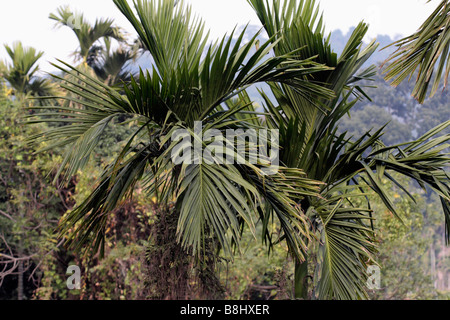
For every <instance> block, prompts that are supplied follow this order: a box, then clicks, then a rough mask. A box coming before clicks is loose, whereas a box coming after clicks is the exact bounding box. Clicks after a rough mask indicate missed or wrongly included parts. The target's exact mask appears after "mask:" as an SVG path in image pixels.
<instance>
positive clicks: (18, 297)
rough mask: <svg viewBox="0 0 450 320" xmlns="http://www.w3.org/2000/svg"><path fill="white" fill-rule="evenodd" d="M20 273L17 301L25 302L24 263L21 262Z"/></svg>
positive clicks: (18, 276)
mask: <svg viewBox="0 0 450 320" xmlns="http://www.w3.org/2000/svg"><path fill="white" fill-rule="evenodd" d="M18 269H19V272H18V275H17V279H18V280H17V300H23V261H20V262H19V268H18Z"/></svg>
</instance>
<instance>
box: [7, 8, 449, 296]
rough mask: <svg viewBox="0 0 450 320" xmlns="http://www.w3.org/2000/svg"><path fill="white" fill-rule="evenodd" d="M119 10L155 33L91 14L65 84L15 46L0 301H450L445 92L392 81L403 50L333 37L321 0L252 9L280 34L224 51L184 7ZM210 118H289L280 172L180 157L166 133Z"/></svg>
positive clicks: (238, 41) (230, 123) (276, 122)
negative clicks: (74, 273) (173, 161)
mask: <svg viewBox="0 0 450 320" xmlns="http://www.w3.org/2000/svg"><path fill="white" fill-rule="evenodd" d="M114 2H115V3H116V5H117V6H118V8H119V9H120V10H121V11H122V13H123V14H124V15H125V16H126V17H127V18H128V19H129V20H130V22H132V24H133V26H134V27H135V29H136V31H137V33H138V34H139V39H127V38H126V37H125V35H124V33H123V32H122V30H121V29H120V27H118V26H116V25H115V24H114V22H113V21H112V20H109V19H98V20H97V21H96V22H95V23H94V24H92V23H90V22H89V21H87V20H86V19H85V18H84V17H83V16H82V15H80V14H77V15H78V16H77V19H76V20H77V21H80V22H81V28H75V29H73V30H74V33H75V35H76V37H77V39H78V40H79V47H78V48H76V51H75V53H76V55H75V56H76V59H77V60H76V63H75V65H73V66H72V65H68V64H65V63H60V64H58V65H57V67H58V68H59V70H60V72H59V73H58V74H56V75H54V76H53V77H51V78H41V77H38V76H37V74H38V73H37V71H38V68H37V67H36V66H37V65H38V61H39V59H40V58H41V56H42V53H39V52H36V51H35V50H34V49H32V48H27V47H25V46H23V45H22V44H21V43H19V42H18V43H16V44H14V45H12V46H7V47H6V49H7V51H8V54H9V57H10V59H9V60H8V61H5V62H4V63H0V75H1V80H0V85H1V88H0V135H1V137H2V140H0V299H19V300H21V299H75V300H77V299H101V300H107V299H123V300H131V299H295V298H303V299H316V298H319V299H334V298H337V299H356V298H371V299H445V298H450V270H449V266H450V249H448V247H447V243H446V242H447V239H446V238H447V236H448V228H449V224H450V222H449V220H448V219H449V216H450V212H448V208H449V205H448V204H449V198H448V190H449V189H448V185H449V184H448V181H449V178H448V171H447V173H445V171H441V169H442V168H444V169H445V165H448V158H446V157H445V156H444V153H445V152H446V148H447V150H448V145H445V142H446V141H448V139H449V138H450V136H449V134H450V130H449V123H448V120H449V119H450V108H449V105H450V104H449V101H448V95H447V94H446V91H442V92H440V93H436V94H434V95H433V96H432V97H430V96H428V97H427V98H425V93H423V92H422V91H420V98H421V99H422V100H421V102H422V103H418V102H417V100H415V99H414V98H413V97H411V92H413V91H414V90H415V86H416V84H415V83H413V82H407V81H404V82H401V83H399V85H398V86H397V87H393V86H391V85H390V84H389V83H387V82H386V81H385V79H384V78H383V76H384V74H383V70H384V69H383V68H382V67H381V63H382V62H383V61H384V60H385V59H386V58H387V57H388V56H389V54H390V53H392V50H391V51H389V54H387V53H385V51H381V53H380V52H379V51H378V49H377V47H376V44H375V43H370V44H365V43H363V38H364V35H365V32H366V31H367V26H366V25H365V24H363V23H361V24H360V25H358V26H357V27H356V28H355V29H353V30H351V31H350V32H349V34H347V35H342V34H340V33H336V32H335V33H333V34H332V36H331V38H328V37H326V35H325V33H324V30H323V24H322V21H321V20H320V17H319V16H316V15H314V13H315V12H316V10H317V8H316V4H315V3H314V1H306V2H301V3H302V4H303V5H302V6H296V4H297V1H287V2H288V3H289V5H288V6H287V7H283V8H281V7H280V8H279V9H280V10H279V12H271V10H270V7H269V6H264V5H263V3H262V1H257V0H253V1H249V4H250V5H252V7H253V8H254V9H255V11H256V12H257V14H258V16H259V18H260V19H261V22H262V24H263V25H264V26H265V32H266V34H265V35H264V36H261V35H260V34H257V33H255V32H254V31H255V29H259V27H257V28H256V27H252V26H249V27H247V29H246V30H242V33H239V32H236V34H235V35H234V36H232V37H224V38H223V40H221V42H220V41H219V42H218V43H217V44H216V45H215V46H211V47H209V46H210V44H209V42H208V39H207V37H206V36H205V35H204V33H203V25H202V24H201V23H200V22H192V21H191V20H190V18H191V17H190V12H189V10H187V9H186V8H185V6H184V4H183V3H182V2H181V3H178V4H175V3H176V1H175V2H174V1H173V0H167V1H162V2H158V1H142V2H141V1H139V2H138V6H137V8H136V11H137V14H138V15H137V16H135V14H134V13H133V11H132V10H131V8H130V7H129V6H128V3H127V1H122V0H115V1H114ZM444 2H445V1H444ZM273 5H274V6H277V5H279V3H278V1H274V2H273ZM152 10H153V11H152ZM150 11H152V12H157V13H158V12H159V13H160V14H159V15H158V14H155V15H150V13H149V12H150ZM55 12H56V13H54V14H51V15H50V18H51V19H53V20H55V21H56V23H57V25H59V26H61V27H70V21H71V20H70V19H72V17H73V15H74V13H72V12H71V11H70V8H67V7H62V8H58V9H57V10H56V11H55ZM287 12H289V14H287ZM146 17H147V18H148V19H146ZM189 21H191V23H190V22H189ZM149 26H150V28H149ZM168 26H170V27H168ZM293 30H295V31H296V32H293ZM169 35H170V37H169ZM248 38H250V39H251V40H250V41H249V42H248V43H244V41H243V39H248ZM380 38H381V39H382V41H381V42H382V45H381V46H380V47H384V45H387V44H389V43H391V42H393V40H391V39H387V38H386V36H382V37H380ZM167 39H171V41H167ZM180 39H183V41H180ZM330 39H331V40H330ZM184 43H189V44H190V45H189V46H184ZM380 47H379V48H380ZM74 49H75V48H74ZM293 52H294V53H295V54H293ZM150 57H151V58H150ZM312 57H313V58H312ZM442 60H443V61H445V59H442ZM372 63H376V64H377V65H376V67H375V68H372V67H371V64H372ZM205 65H206V66H207V67H204V66H205ZM139 67H141V68H145V69H144V70H142V69H139ZM384 68H385V67H384ZM205 70H206V71H205ZM243 70H244V71H243ZM132 75H133V77H132ZM313 79H314V81H313ZM434 79H435V77H433V78H431V80H430V79H428V82H430V83H433V82H432V81H434ZM438 80H439V79H438ZM438 82H439V81H438ZM441 85H442V84H441ZM440 89H441V87H440ZM440 91H441V90H440ZM186 92H187V93H188V94H186ZM428 92H429V91H428ZM39 97H40V99H36V98H39ZM186 97H187V98H186ZM252 101H257V103H255V104H253V103H252ZM261 108H264V112H265V113H264V114H261V113H260V112H259V111H260V109H261ZM186 110H188V111H186ZM242 111H244V112H242ZM198 120H202V121H205V124H204V125H205V126H206V127H207V128H211V127H212V128H219V129H223V128H233V129H235V128H241V129H242V128H255V127H268V128H272V129H279V131H280V146H281V148H282V150H283V151H282V153H281V156H280V157H281V160H282V165H281V172H282V173H280V174H277V175H274V176H268V177H266V178H264V176H263V175H262V174H261V172H262V169H264V164H260V163H259V164H258V165H256V166H234V165H231V166H213V165H211V166H206V165H199V166H197V167H195V166H194V167H177V166H172V165H170V164H169V163H168V161H167V159H166V158H164V154H165V153H168V152H169V151H170V150H171V148H173V146H172V145H170V143H168V142H167V140H166V138H165V137H166V135H169V134H170V132H172V131H173V130H175V129H176V128H180V127H181V128H194V121H198ZM445 121H447V123H446V122H445ZM386 123H388V124H387V126H386V127H384V128H383V126H384V125H385V124H386ZM441 123H444V124H442V125H441ZM440 125H441V127H439V126H440ZM207 128H203V129H205V130H206V129H207ZM380 128H383V129H382V131H378V130H379V129H380ZM433 128H438V129H436V131H435V132H433V133H435V134H428V133H429V132H430V130H432V129H433ZM371 129H373V130H371ZM369 130H371V131H370V132H368V131H369ZM345 134H346V136H345ZM344 136H345V137H344ZM350 137H352V138H350ZM360 137H362V138H361V139H360ZM421 137H425V138H423V139H421ZM346 139H349V140H346ZM403 143H405V145H401V147H396V146H395V145H399V144H403ZM386 146H395V147H386ZM381 148H384V149H382V151H384V152H383V153H381V152H379V150H380V149H381ZM436 148H440V149H439V150H438V151H439V152H435V150H436ZM161 150H163V151H165V152H162V151H161ZM168 150H169V151H168ZM305 150H307V151H305ZM308 150H309V151H308ZM420 150H421V151H420ZM36 151H39V152H36ZM374 153H375V155H373V154H374ZM380 153H381V156H379V154H380ZM380 157H381V158H380ZM318 159H320V161H316V160H318ZM404 168H407V171H409V172H413V174H408V172H406V173H405V170H404ZM387 172H389V173H390V174H387ZM441 172H444V173H443V174H442V173H441ZM217 181H220V183H218V182H217ZM349 181H351V183H350V182H349ZM289 183H290V184H292V185H293V186H294V187H295V189H294V190H292V188H290V186H289V185H288V184H289ZM325 185H326V186H327V187H325ZM433 191H435V192H433ZM204 199H205V200H204ZM202 201H204V203H203V202H202ZM205 203H206V204H205ZM445 210H447V211H445ZM443 211H444V213H445V214H446V215H445V214H443ZM200 212H201V213H202V214H200ZM254 235H257V236H256V237H255V236H254ZM330 239H331V240H330ZM278 240H279V241H278ZM374 263H378V264H379V265H380V266H381V288H378V289H373V290H370V289H367V288H366V282H365V280H366V279H367V277H368V275H367V274H365V273H364V269H365V267H367V266H368V265H371V264H374ZM69 265H77V266H80V267H81V271H82V284H81V289H80V290H68V289H67V286H66V279H67V277H68V275H66V270H67V267H68V266H69Z"/></svg>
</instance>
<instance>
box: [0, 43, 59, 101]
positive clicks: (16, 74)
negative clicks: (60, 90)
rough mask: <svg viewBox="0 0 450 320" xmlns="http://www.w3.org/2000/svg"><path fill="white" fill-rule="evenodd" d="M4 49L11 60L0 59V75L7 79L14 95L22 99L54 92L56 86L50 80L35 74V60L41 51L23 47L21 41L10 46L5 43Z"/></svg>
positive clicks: (36, 60) (37, 68) (41, 54)
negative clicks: (3, 60)
mask: <svg viewBox="0 0 450 320" xmlns="http://www.w3.org/2000/svg"><path fill="white" fill-rule="evenodd" d="M5 49H6V52H7V53H8V55H9V57H10V59H11V62H10V63H8V62H7V61H6V62H2V61H0V76H1V77H2V78H4V79H5V80H6V81H7V83H8V84H9V86H10V87H11V89H12V90H13V92H12V94H13V95H14V96H15V97H17V98H21V99H23V98H24V97H26V96H33V97H38V96H48V95H52V94H55V93H56V91H55V89H56V88H55V86H54V85H53V84H52V83H51V82H50V80H48V79H46V78H43V77H40V76H38V75H37V73H38V71H39V66H38V65H37V62H38V60H39V59H40V58H41V57H42V56H43V54H44V53H43V52H37V51H36V49H34V48H31V47H24V46H23V45H22V43H21V42H15V43H14V44H13V45H12V46H8V45H5Z"/></svg>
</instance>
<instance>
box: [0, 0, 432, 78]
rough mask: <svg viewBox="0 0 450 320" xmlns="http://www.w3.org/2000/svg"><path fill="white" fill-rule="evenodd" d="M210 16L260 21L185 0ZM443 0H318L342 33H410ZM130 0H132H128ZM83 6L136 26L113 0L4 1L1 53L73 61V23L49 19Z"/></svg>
mask: <svg viewBox="0 0 450 320" xmlns="http://www.w3.org/2000/svg"><path fill="white" fill-rule="evenodd" d="M186 1H187V2H188V3H190V4H191V5H192V7H193V9H194V12H197V13H198V14H199V15H200V16H201V17H202V18H203V19H204V20H205V22H206V24H207V26H208V28H209V29H210V30H211V35H212V36H213V37H219V36H222V35H223V34H224V33H226V32H230V31H231V30H232V29H233V27H234V26H235V25H243V24H247V23H248V22H250V23H252V24H259V21H258V20H257V18H256V15H255V14H254V13H253V12H252V10H251V8H250V6H249V5H248V4H247V2H246V0H186ZM438 1H439V0H433V1H432V2H430V3H427V1H426V0H320V1H318V2H319V3H320V8H321V10H322V11H323V13H324V18H325V23H326V27H327V31H332V30H335V29H341V30H342V31H343V32H344V33H345V32H346V31H347V30H348V29H349V28H350V27H351V26H355V25H356V24H357V23H358V22H359V21H361V20H364V21H366V22H368V23H369V24H370V29H369V37H374V36H375V35H377V34H387V35H390V36H393V37H394V36H396V35H409V34H411V33H412V32H414V31H415V30H416V29H417V28H418V27H419V26H420V25H421V23H422V22H423V21H424V20H425V19H426V18H427V17H428V15H429V14H431V12H432V11H433V10H434V8H435V7H436V5H437V3H438ZM129 2H130V3H131V2H132V1H131V0H130V1H129ZM66 4H68V5H70V7H71V8H73V9H75V10H78V11H81V12H83V13H84V14H85V16H86V17H87V18H88V19H89V20H91V21H94V20H95V18H96V17H109V18H114V19H115V20H116V22H117V24H118V25H120V26H122V27H124V28H125V29H126V30H128V31H129V32H130V33H132V28H131V26H130V24H129V23H128V21H127V20H126V19H125V18H124V17H123V16H122V15H121V13H120V12H119V10H118V9H117V8H116V7H115V5H114V3H113V2H112V0H71V1H70V0H42V1H36V0H15V1H8V2H6V1H5V3H2V10H1V11H0V46H1V48H0V59H4V58H5V57H6V52H5V50H4V48H3V44H12V43H13V42H14V41H17V40H20V41H22V42H23V44H24V45H26V46H33V47H35V48H36V49H38V50H41V51H44V52H45V56H44V58H43V61H42V63H41V68H42V69H44V70H50V66H49V64H48V63H47V61H54V59H55V58H59V59H62V60H65V61H71V58H70V56H69V55H70V53H71V52H73V51H74V50H76V48H77V41H76V38H75V36H74V34H73V33H72V30H70V29H69V28H61V29H55V28H54V21H52V20H50V19H48V15H49V14H50V13H51V12H55V11H56V10H55V9H56V8H57V7H59V6H61V5H66Z"/></svg>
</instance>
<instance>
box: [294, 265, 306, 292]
mask: <svg viewBox="0 0 450 320" xmlns="http://www.w3.org/2000/svg"><path fill="white" fill-rule="evenodd" d="M307 277H308V259H307V258H306V260H305V261H304V262H299V261H298V260H296V262H295V278H294V283H295V299H303V300H307V299H308V279H307Z"/></svg>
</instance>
